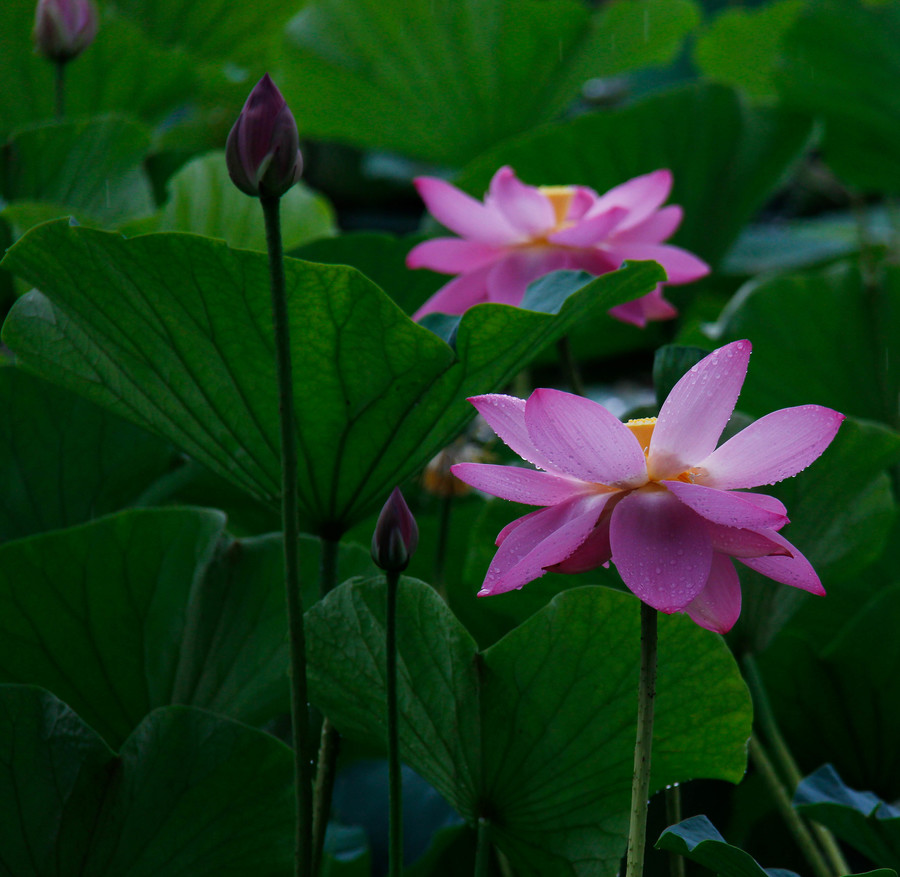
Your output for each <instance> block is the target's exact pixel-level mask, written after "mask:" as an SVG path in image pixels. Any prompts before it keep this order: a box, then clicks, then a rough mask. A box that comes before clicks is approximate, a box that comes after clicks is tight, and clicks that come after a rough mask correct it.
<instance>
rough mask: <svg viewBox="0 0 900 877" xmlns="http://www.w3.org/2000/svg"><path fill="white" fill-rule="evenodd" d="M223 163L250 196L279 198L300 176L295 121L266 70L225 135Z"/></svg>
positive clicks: (298, 140)
mask: <svg viewBox="0 0 900 877" xmlns="http://www.w3.org/2000/svg"><path fill="white" fill-rule="evenodd" d="M225 163H226V164H227V166H228V173H229V175H230V176H231V180H232V182H233V183H234V184H235V185H236V186H237V187H238V188H239V189H240V190H241V191H242V192H244V193H245V194H247V195H252V196H254V197H256V196H260V195H262V196H268V197H275V198H280V197H281V196H282V195H283V194H284V193H285V192H287V190H288V189H290V188H291V186H293V185H294V183H296V182H297V180H299V179H300V172H301V171H302V170H303V157H302V156H301V155H300V135H299V134H298V133H297V123H296V122H295V121H294V116H293V115H292V113H291V111H290V109H289V108H288V105H287V103H286V102H285V100H284V97H282V94H281V92H280V91H279V90H278V88H277V87H276V86H275V83H274V82H272V79H271V78H270V76H269V74H268V73H266V75H265V76H263V78H262V79H260V80H259V82H257V83H256V85H255V86H254V88H253V91H251V92H250V96H249V97H248V98H247V102H246V103H245V104H244V108H243V109H242V110H241V114H240V115H239V116H238V119H237V121H236V122H235V123H234V127H233V128H232V129H231V132H230V133H229V135H228V141H227V142H226V144H225Z"/></svg>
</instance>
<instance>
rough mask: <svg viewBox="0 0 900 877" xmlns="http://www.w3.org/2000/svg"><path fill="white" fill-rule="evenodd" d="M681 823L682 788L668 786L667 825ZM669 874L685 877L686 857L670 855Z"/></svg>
mask: <svg viewBox="0 0 900 877" xmlns="http://www.w3.org/2000/svg"><path fill="white" fill-rule="evenodd" d="M679 822H681V786H679V785H678V784H677V783H676V784H675V785H674V786H666V823H667V824H668V825H678V823H679ZM669 874H670V875H671V877H684V856H679V855H678V853H669Z"/></svg>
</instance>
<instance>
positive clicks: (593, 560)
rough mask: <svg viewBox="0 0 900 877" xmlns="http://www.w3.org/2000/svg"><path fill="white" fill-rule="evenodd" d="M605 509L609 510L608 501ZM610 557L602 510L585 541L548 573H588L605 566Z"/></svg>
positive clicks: (607, 522)
mask: <svg viewBox="0 0 900 877" xmlns="http://www.w3.org/2000/svg"><path fill="white" fill-rule="evenodd" d="M610 499H612V497H610ZM606 508H607V509H608V508H609V501H607V506H606ZM610 557H612V549H611V548H610V546H609V516H608V514H607V512H606V510H604V513H603V514H601V515H600V520H599V521H598V523H597V525H596V526H595V527H594V529H593V530H592V531H591V534H590V535H589V536H588V537H587V539H585V540H584V542H582V543H581V545H579V546H578V548H576V549H575V551H574V552H573V553H572V554H571V555H569V557H567V558H566V559H565V560H564V561H562V562H561V563H557V564H556V565H555V566H552V567H550V570H549V571H550V572H559V573H568V574H574V573H580V572H589V571H590V570H592V569H598V568H599V567H601V566H606V565H607V564H608V563H609V559H610Z"/></svg>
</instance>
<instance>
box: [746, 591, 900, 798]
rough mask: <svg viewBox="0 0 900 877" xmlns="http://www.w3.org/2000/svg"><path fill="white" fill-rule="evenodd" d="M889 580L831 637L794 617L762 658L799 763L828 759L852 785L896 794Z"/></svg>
mask: <svg viewBox="0 0 900 877" xmlns="http://www.w3.org/2000/svg"><path fill="white" fill-rule="evenodd" d="M895 581H896V580H895ZM888 584H889V583H881V590H880V592H879V593H877V594H876V596H875V597H874V598H873V599H871V600H869V601H868V602H867V603H864V604H863V605H862V607H861V608H859V609H858V611H857V612H856V613H855V614H853V615H850V617H849V618H848V616H847V615H844V616H843V623H842V624H840V625H836V627H837V629H838V632H837V634H836V635H835V636H834V637H832V638H830V639H826V640H824V641H822V640H814V639H812V638H811V637H810V636H808V635H807V634H806V632H805V631H804V630H803V629H802V628H800V627H798V626H797V625H795V624H792V625H791V626H790V627H789V628H787V629H786V630H784V631H782V633H781V634H780V635H779V637H778V638H777V639H776V640H775V642H774V643H773V644H772V646H771V647H770V648H769V649H767V651H766V652H765V653H764V654H763V655H761V657H760V661H759V664H760V669H761V670H762V673H763V677H764V679H765V682H766V685H767V687H768V691H769V695H770V698H771V700H772V703H773V706H774V708H775V712H776V715H777V716H778V720H779V724H780V726H781V730H782V731H783V733H784V735H785V737H786V739H787V742H788V745H789V746H790V748H791V751H792V752H793V753H794V755H795V757H796V758H797V761H798V763H799V765H800V769H801V770H803V771H811V770H813V769H815V768H817V767H818V766H820V765H821V764H823V763H824V762H828V761H830V762H833V763H834V765H835V767H836V769H837V770H838V771H839V772H840V774H841V776H843V777H844V778H845V779H846V781H847V783H848V784H850V785H851V786H853V787H854V788H863V789H873V790H874V791H875V792H876V794H878V795H880V796H882V797H883V798H885V799H886V800H893V799H894V798H895V797H896V794H897V789H898V788H900V751H898V749H897V746H896V745H895V741H896V740H897V739H898V737H900V707H898V703H897V698H896V696H895V689H896V680H897V676H898V674H900V640H898V638H897V636H896V635H895V629H896V619H897V618H898V613H900V586H898V585H896V584H893V585H891V586H889V587H885V586H886V585H888ZM826 599H827V598H826ZM785 667H790V668H791V669H790V672H789V673H786V672H785V670H784V668H785Z"/></svg>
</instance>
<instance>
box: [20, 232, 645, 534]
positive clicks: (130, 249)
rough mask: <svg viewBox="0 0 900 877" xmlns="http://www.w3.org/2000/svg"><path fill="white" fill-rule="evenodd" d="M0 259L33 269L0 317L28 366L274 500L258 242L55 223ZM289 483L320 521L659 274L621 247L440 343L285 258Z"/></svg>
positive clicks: (352, 287)
mask: <svg viewBox="0 0 900 877" xmlns="http://www.w3.org/2000/svg"><path fill="white" fill-rule="evenodd" d="M3 265H4V267H6V268H8V269H9V270H11V271H13V272H14V273H16V274H19V275H21V276H22V277H24V278H25V279H27V280H28V281H29V282H31V283H33V284H34V285H35V286H37V287H38V288H39V289H41V290H43V292H44V293H45V294H46V295H42V294H41V293H37V292H33V293H30V294H29V295H28V296H26V297H24V298H23V299H21V300H20V301H19V302H18V303H17V306H16V307H15V308H14V309H13V311H11V312H10V315H9V317H8V318H7V322H6V324H5V326H4V336H3V337H4V341H5V343H6V344H8V345H9V346H10V347H11V348H13V349H14V350H15V351H16V353H17V354H18V355H19V357H20V359H21V361H22V362H23V363H24V364H25V365H26V367H28V368H29V369H32V370H35V371H37V372H39V373H40V374H42V375H43V376H45V377H48V378H50V379H52V380H54V381H57V382H59V383H62V384H63V385H65V386H67V387H69V388H71V389H75V390H77V391H78V392H81V393H83V394H85V395H86V396H88V397H89V398H90V399H92V400H94V401H97V402H99V403H101V404H103V405H106V406H109V407H111V408H112V409H113V410H114V411H116V412H117V413H121V414H122V415H123V416H126V417H128V418H130V419H132V420H134V421H135V422H137V423H138V424H140V425H142V426H146V427H148V428H150V429H151V430H154V431H156V432H158V433H160V434H162V435H164V436H165V437H166V438H168V439H170V440H171V441H173V442H175V443H176V444H178V445H180V446H181V447H182V448H183V449H184V450H185V451H187V453H189V454H190V455H191V456H193V457H195V458H196V459H197V460H199V461H200V462H202V463H204V464H205V465H207V466H209V468H211V469H213V470H214V471H215V472H217V473H218V474H221V475H224V476H225V477H227V478H229V479H230V480H232V481H233V482H234V483H236V484H237V485H239V486H240V487H242V488H243V489H244V490H247V491H249V492H250V493H252V494H254V495H256V496H258V497H261V498H263V499H266V500H269V501H272V502H274V501H276V497H277V496H278V494H279V490H280V475H279V472H280V463H279V455H278V450H277V449H278V444H279V438H278V436H279V429H278V399H277V395H276V389H275V388H276V381H275V369H274V353H273V347H274V344H273V337H272V329H271V316H270V296H269V276H268V260H267V257H266V256H265V254H263V253H255V252H249V251H243V250H232V249H230V248H228V247H227V246H226V245H225V244H224V243H222V242H219V241H214V240H210V239H207V238H201V237H197V236H194V235H183V234H174V233H169V234H157V235H143V236H140V237H137V238H132V239H130V240H125V239H123V238H122V237H120V236H118V235H115V234H110V233H106V232H100V231H96V230H93V229H87V228H73V227H70V226H69V225H68V224H67V223H65V222H58V223H49V224H46V225H43V226H39V227H38V228H36V229H33V230H32V231H31V232H30V233H29V234H28V235H26V236H25V237H24V238H23V239H22V240H21V241H19V243H18V244H17V245H16V246H15V247H13V248H12V249H11V250H10V251H9V253H8V254H7V256H6V259H5V260H4V262H3ZM285 270H286V282H287V294H288V298H289V302H288V305H289V312H290V322H291V332H292V346H293V367H294V374H295V385H296V391H295V393H296V408H297V427H298V449H299V453H300V467H299V468H300V471H299V483H300V500H301V510H302V511H303V513H305V516H306V518H307V520H308V521H309V522H310V526H312V527H313V529H314V531H315V532H318V533H320V534H322V535H330V536H332V537H333V536H335V535H339V534H340V533H341V532H343V531H344V530H345V529H346V528H347V527H348V526H350V525H352V524H353V523H354V521H356V520H359V519H361V518H362V517H363V516H364V515H365V514H366V512H367V511H368V510H369V509H372V508H375V507H378V506H380V505H381V503H383V502H384V499H385V497H386V496H387V495H388V494H389V493H390V490H391V489H392V488H393V487H394V486H395V485H397V484H399V483H401V482H402V481H403V479H404V478H406V477H407V476H409V475H410V474H412V473H413V472H415V471H416V470H417V469H418V468H420V467H421V466H422V465H424V464H425V463H426V462H427V461H428V460H429V459H431V457H433V456H434V455H435V454H436V453H437V452H438V451H439V450H440V449H441V448H442V447H443V446H444V445H445V444H447V443H448V442H449V441H450V439H452V438H453V436H454V435H455V434H456V433H457V432H458V431H459V430H460V429H461V428H462V426H463V425H464V424H465V422H466V421H467V420H468V419H470V418H471V416H472V414H473V409H472V406H471V405H469V404H468V403H467V402H466V401H465V400H466V397H467V396H470V395H474V394H478V393H485V392H492V391H496V390H498V389H500V388H502V387H503V386H504V385H505V384H506V383H507V382H508V381H509V380H510V379H511V378H512V377H513V376H514V375H515V374H516V373H517V372H518V371H519V370H520V369H521V368H522V367H523V366H524V365H526V364H527V363H528V362H529V361H530V360H531V359H532V358H533V357H534V356H535V355H536V354H537V353H538V352H539V351H540V349H541V348H542V347H544V346H545V345H546V344H548V343H550V342H552V341H554V340H555V339H557V338H559V337H560V336H561V335H562V334H564V333H565V332H567V331H569V330H570V329H571V328H572V326H573V325H575V324H576V323H578V322H579V321H582V320H584V319H586V318H587V317H588V316H590V315H591V314H594V313H598V312H601V313H602V312H605V311H606V310H607V309H608V308H609V307H611V306H612V305H615V304H617V303H618V302H621V301H626V300H628V299H631V298H635V297H637V296H639V295H642V294H644V293H646V292H647V291H648V290H650V289H652V287H653V286H654V285H655V284H656V282H658V280H659V278H660V277H661V276H662V272H661V269H660V268H659V266H657V265H656V264H655V263H636V264H634V265H631V266H627V267H626V268H625V269H624V270H621V271H618V272H615V273H613V274H607V275H604V276H602V277H599V278H596V279H593V280H589V282H587V283H586V285H584V286H583V287H582V288H581V289H580V290H578V291H577V292H575V293H574V294H572V295H571V296H570V297H569V298H568V299H567V301H566V302H565V304H564V305H563V306H562V308H561V310H560V311H559V313H558V314H548V313H538V312H535V311H527V310H523V309H520V308H512V307H508V306H506V305H480V306H478V307H475V308H472V309H470V310H469V311H468V312H467V313H466V315H465V316H464V317H463V319H462V321H461V323H460V325H459V328H458V331H457V333H456V337H455V349H451V348H450V347H449V346H448V345H447V344H446V343H445V342H443V341H442V340H440V339H439V338H438V337H437V336H436V335H434V334H433V333H432V332H430V331H428V330H427V329H424V328H423V327H421V326H417V325H416V324H414V323H412V322H411V321H410V320H409V319H408V318H407V317H406V316H405V315H404V314H403V312H402V311H401V310H400V309H399V308H398V307H397V306H396V305H395V304H394V303H393V302H392V301H391V300H390V299H389V298H388V296H387V295H386V294H385V293H384V292H382V291H381V290H380V289H379V288H378V287H377V286H375V285H374V284H373V283H372V282H371V281H369V280H368V279H367V278H366V277H364V276H363V275H361V274H360V273H359V272H357V271H355V270H354V269H351V268H347V267H343V266H328V265H320V264H314V263H311V262H301V261H298V260H292V259H288V260H286V264H285Z"/></svg>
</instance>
